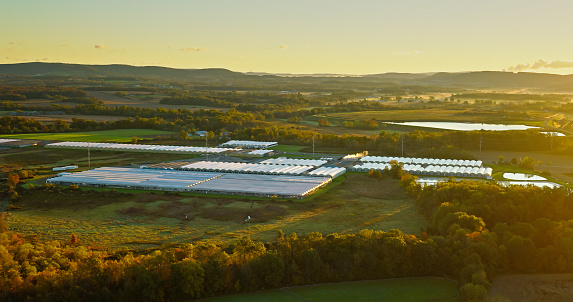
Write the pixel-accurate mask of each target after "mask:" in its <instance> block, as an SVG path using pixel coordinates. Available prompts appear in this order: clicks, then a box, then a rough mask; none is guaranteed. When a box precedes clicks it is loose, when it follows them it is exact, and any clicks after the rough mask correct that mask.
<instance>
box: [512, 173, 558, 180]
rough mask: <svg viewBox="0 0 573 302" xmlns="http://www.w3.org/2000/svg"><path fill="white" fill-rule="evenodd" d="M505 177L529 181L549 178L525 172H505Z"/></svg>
mask: <svg viewBox="0 0 573 302" xmlns="http://www.w3.org/2000/svg"><path fill="white" fill-rule="evenodd" d="M503 178H505V179H509V180H527V181H541V180H547V178H545V177H541V176H539V175H533V174H523V173H503Z"/></svg>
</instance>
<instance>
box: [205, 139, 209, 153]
mask: <svg viewBox="0 0 573 302" xmlns="http://www.w3.org/2000/svg"><path fill="white" fill-rule="evenodd" d="M208 133H209V132H205V159H206V160H209V153H208V152H207V134H208Z"/></svg>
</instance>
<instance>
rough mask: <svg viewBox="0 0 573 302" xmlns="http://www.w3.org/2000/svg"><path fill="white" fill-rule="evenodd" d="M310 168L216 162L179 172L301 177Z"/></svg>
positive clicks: (201, 162) (188, 166)
mask: <svg viewBox="0 0 573 302" xmlns="http://www.w3.org/2000/svg"><path fill="white" fill-rule="evenodd" d="M313 168H314V167H312V166H285V165H265V164H254V163H236V162H233V163H229V162H218V161H198V162H194V163H191V164H187V165H184V166H181V167H179V169H181V170H191V171H208V172H225V173H246V174H269V175H301V174H303V173H304V172H306V171H309V170H312V169H313Z"/></svg>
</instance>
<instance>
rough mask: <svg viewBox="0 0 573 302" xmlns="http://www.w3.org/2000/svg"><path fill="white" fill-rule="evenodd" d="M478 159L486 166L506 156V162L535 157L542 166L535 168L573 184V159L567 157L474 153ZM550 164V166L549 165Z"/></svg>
mask: <svg viewBox="0 0 573 302" xmlns="http://www.w3.org/2000/svg"><path fill="white" fill-rule="evenodd" d="M473 155H474V156H475V157H476V158H477V159H481V160H482V161H483V162H484V164H488V163H493V162H497V160H498V159H499V156H500V155H503V156H505V158H506V160H511V159H512V158H517V159H519V158H523V157H525V156H529V157H533V158H535V159H536V160H537V161H541V162H542V163H541V165H537V166H535V169H536V170H538V171H544V170H547V171H549V172H550V173H551V176H552V177H554V178H556V179H559V180H561V181H564V182H567V183H570V184H573V157H571V156H565V155H555V154H549V153H546V152H507V151H483V152H482V153H480V152H479V151H477V152H473ZM548 163H550V165H548Z"/></svg>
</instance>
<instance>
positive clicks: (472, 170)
mask: <svg viewBox="0 0 573 302" xmlns="http://www.w3.org/2000/svg"><path fill="white" fill-rule="evenodd" d="M384 169H390V164H389V163H375V162H367V163H362V164H358V165H355V166H354V167H352V168H351V169H349V170H351V171H357V172H368V171H370V170H384ZM402 169H403V170H404V172H407V173H410V174H412V175H426V176H457V177H475V178H486V179H491V178H492V172H493V170H492V168H488V167H474V166H440V165H428V166H426V167H424V166H422V165H420V164H405V165H404V166H403V167H402Z"/></svg>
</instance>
